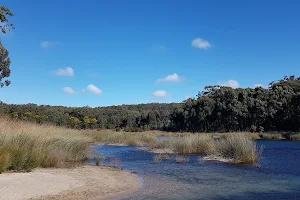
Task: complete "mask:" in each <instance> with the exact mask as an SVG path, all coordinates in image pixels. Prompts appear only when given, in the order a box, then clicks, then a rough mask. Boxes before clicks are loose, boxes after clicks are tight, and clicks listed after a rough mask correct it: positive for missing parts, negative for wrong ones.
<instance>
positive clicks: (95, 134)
mask: <svg viewBox="0 0 300 200" xmlns="http://www.w3.org/2000/svg"><path fill="white" fill-rule="evenodd" d="M85 134H87V135H89V136H90V137H92V138H93V139H94V140H95V141H96V142H100V143H104V144H124V145H128V146H144V145H148V146H152V145H154V144H155V143H156V137H155V136H152V135H147V134H146V133H135V132H134V133H131V132H109V131H106V132H102V131H89V132H85Z"/></svg>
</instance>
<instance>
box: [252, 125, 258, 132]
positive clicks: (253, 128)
mask: <svg viewBox="0 0 300 200" xmlns="http://www.w3.org/2000/svg"><path fill="white" fill-rule="evenodd" d="M256 128H257V127H256V126H254V125H252V126H251V127H250V132H251V133H254V132H256Z"/></svg>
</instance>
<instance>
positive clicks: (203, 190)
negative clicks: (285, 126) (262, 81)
mask: <svg viewBox="0 0 300 200" xmlns="http://www.w3.org/2000/svg"><path fill="white" fill-rule="evenodd" d="M258 143H259V144H263V145H264V152H263V157H264V158H263V160H262V161H261V168H254V167H250V166H233V165H229V164H224V163H214V162H204V163H199V155H198V156H197V155H193V156H190V160H189V163H187V164H178V163H176V162H175V161H174V159H172V156H171V159H170V160H164V161H161V163H159V164H153V163H152V160H153V156H154V154H153V153H149V152H144V151H140V150H138V148H137V147H116V146H95V147H94V149H95V150H96V151H97V152H101V153H102V154H103V155H104V156H105V157H106V159H105V161H104V165H108V164H109V163H112V162H113V160H114V158H117V159H118V160H119V167H122V168H124V169H126V170H129V171H135V172H137V173H138V175H139V176H140V177H141V178H142V180H143V188H142V189H141V190H139V191H137V192H135V193H133V194H130V195H128V196H125V197H119V198H114V199H128V200H130V199H193V200H196V199H212V200H214V199H224V200H225V199H270V200H274V199H300V190H299V188H300V142H287V141H280V142H278V141H266V142H258Z"/></svg>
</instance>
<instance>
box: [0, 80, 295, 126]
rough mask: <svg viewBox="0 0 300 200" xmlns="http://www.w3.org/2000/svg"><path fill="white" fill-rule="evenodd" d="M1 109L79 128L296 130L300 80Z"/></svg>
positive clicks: (24, 117)
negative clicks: (176, 99) (148, 98)
mask: <svg viewBox="0 0 300 200" xmlns="http://www.w3.org/2000/svg"><path fill="white" fill-rule="evenodd" d="M0 113H2V114H6V115H7V114H8V115H10V116H11V117H12V118H14V119H21V120H27V121H35V122H38V123H52V124H55V125H58V126H67V127H70V128H83V129H90V128H92V129H95V128H97V129H98V128H99V129H114V128H116V129H117V130H120V129H123V130H126V131H141V130H170V131H190V132H215V131H257V132H263V131H299V130H300V78H295V77H294V76H291V77H285V78H284V79H282V80H279V81H275V82H272V83H270V85H269V88H267V89H265V88H262V87H256V88H254V89H253V88H237V89H233V88H230V87H223V86H207V87H205V91H203V92H201V93H199V94H198V95H197V97H196V98H190V99H188V100H185V101H184V102H183V103H171V104H159V103H151V104H140V105H121V106H110V107H96V108H90V107H81V108H77V107H63V106H48V105H42V106H38V105H35V104H27V105H9V104H5V103H0Z"/></svg>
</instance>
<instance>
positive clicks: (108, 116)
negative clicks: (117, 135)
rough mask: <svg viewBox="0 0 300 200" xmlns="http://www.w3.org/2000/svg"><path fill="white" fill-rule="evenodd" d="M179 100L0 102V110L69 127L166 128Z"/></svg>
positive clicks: (17, 116) (40, 121)
mask: <svg viewBox="0 0 300 200" xmlns="http://www.w3.org/2000/svg"><path fill="white" fill-rule="evenodd" d="M179 106H180V104H176V103H172V104H158V103H151V104H140V105H122V106H109V107H96V108H90V107H88V106H86V107H81V108H77V107H63V106H48V105H42V106H38V105H36V104H26V105H9V104H5V103H0V113H3V114H5V115H7V114H9V115H10V116H11V117H12V118H14V119H21V120H26V121H34V122H38V123H52V124H55V125H58V126H67V127H70V128H84V129H86V128H100V129H114V128H116V129H124V130H126V131H141V130H155V129H159V130H166V129H167V128H168V127H169V125H170V119H169V116H170V114H171V113H172V112H173V110H174V109H175V108H177V107H179Z"/></svg>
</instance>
